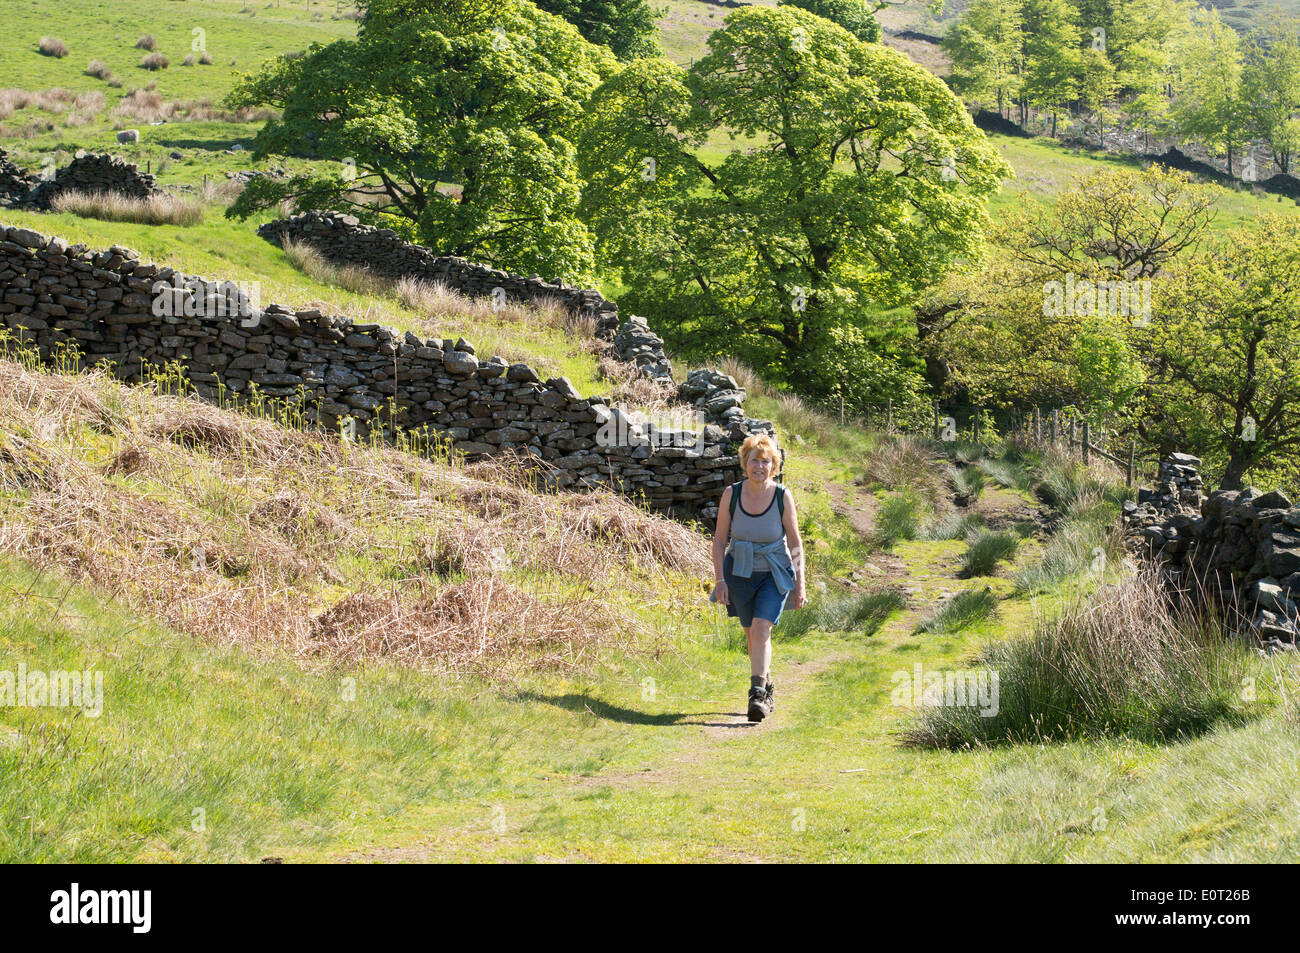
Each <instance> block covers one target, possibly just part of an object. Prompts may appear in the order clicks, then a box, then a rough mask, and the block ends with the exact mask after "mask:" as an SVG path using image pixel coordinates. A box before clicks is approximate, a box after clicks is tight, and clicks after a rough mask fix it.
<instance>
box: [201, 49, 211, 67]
mask: <svg viewBox="0 0 1300 953" xmlns="http://www.w3.org/2000/svg"><path fill="white" fill-rule="evenodd" d="M199 65H200V66H211V65H212V56H211V55H210V54H209V53H208V52H207V51H206V50H204V51H203V54H202V55H201V56H200V57H199Z"/></svg>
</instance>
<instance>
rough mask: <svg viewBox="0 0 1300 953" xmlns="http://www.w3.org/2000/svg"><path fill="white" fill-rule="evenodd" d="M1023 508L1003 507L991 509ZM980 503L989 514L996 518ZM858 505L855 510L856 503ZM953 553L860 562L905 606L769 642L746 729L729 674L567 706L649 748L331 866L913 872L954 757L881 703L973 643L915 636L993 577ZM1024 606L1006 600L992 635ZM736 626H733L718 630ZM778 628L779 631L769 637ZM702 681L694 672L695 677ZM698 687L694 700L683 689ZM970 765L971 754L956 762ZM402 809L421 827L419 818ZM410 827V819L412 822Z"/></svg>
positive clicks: (738, 675) (955, 796)
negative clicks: (900, 593)
mask: <svg viewBox="0 0 1300 953" xmlns="http://www.w3.org/2000/svg"><path fill="white" fill-rule="evenodd" d="M1001 502H1002V503H1003V504H1009V505H1010V506H1011V507H1019V506H1022V505H1023V500H1021V499H1020V498H1019V497H1016V496H1015V494H1009V493H1008V494H1006V495H1005V498H1003V499H1002V500H1001ZM997 508H998V507H997V505H996V504H995V505H994V509H997ZM864 509H865V507H864ZM962 548H963V546H962V544H961V543H959V542H942V543H919V542H918V543H904V544H901V545H900V546H898V547H897V553H896V554H881V555H879V556H878V557H876V558H875V559H873V565H876V567H877V568H878V569H881V570H883V571H884V572H885V573H886V574H887V576H886V579H887V581H889V582H890V583H894V584H898V585H902V586H905V587H906V589H907V590H908V593H909V600H908V606H907V608H906V609H904V610H903V611H901V612H898V613H896V614H894V616H893V617H891V618H890V619H889V620H888V621H887V622H886V623H885V624H884V625H883V626H882V627H881V628H880V629H879V630H878V631H877V632H876V633H875V634H874V635H871V636H869V637H864V636H861V635H855V634H847V633H846V634H825V633H813V634H811V635H809V636H808V637H806V638H804V639H799V640H796V641H793V642H789V641H787V642H782V641H781V640H780V639H779V638H778V642H777V645H776V648H775V658H776V661H775V664H774V669H773V675H774V679H775V681H776V685H777V703H778V708H777V711H776V713H775V714H774V715H773V716H772V717H771V718H769V719H768V720H766V721H765V722H763V723H761V724H759V725H751V724H749V722H748V721H747V720H746V718H745V714H744V705H743V700H744V688H745V684H744V683H745V679H744V671H743V668H742V666H741V665H739V664H737V662H736V660H735V658H734V656H733V657H732V661H731V662H730V665H729V669H730V672H729V674H727V675H726V676H720V675H718V674H715V673H707V674H708V676H709V677H706V678H705V679H704V680H703V684H704V685H707V686H708V687H707V689H706V691H705V692H704V693H703V694H696V695H693V696H688V695H685V694H678V691H679V690H682V689H686V688H687V686H686V685H680V684H679V682H678V680H677V679H669V680H667V681H666V683H665V684H664V686H663V689H664V691H663V692H662V694H661V695H660V696H659V697H656V698H653V699H643V700H642V704H641V710H640V711H634V710H630V709H629V708H625V707H621V706H614V705H611V704H608V703H604V704H602V703H601V702H600V701H598V700H595V699H590V698H587V699H581V700H579V699H572V700H570V702H569V703H568V704H567V705H566V706H565V707H566V710H567V711H568V712H569V716H570V717H571V718H572V719H573V720H574V721H575V723H581V722H584V721H587V722H590V721H591V720H593V719H594V720H615V721H621V722H623V723H625V724H629V725H634V726H635V729H636V731H638V732H641V733H648V734H653V735H658V736H659V741H660V743H659V744H656V745H654V746H653V749H652V750H650V751H648V752H646V753H644V754H642V755H640V756H634V757H631V758H628V759H622V758H619V757H618V755H614V756H613V757H611V759H610V762H609V763H608V764H607V765H601V766H599V767H597V768H596V769H595V770H589V771H583V772H574V773H570V774H564V775H555V776H548V777H546V778H540V779H537V780H536V783H532V784H525V785H523V786H522V787H521V789H520V790H518V791H516V792H514V796H513V797H511V798H510V799H508V800H505V799H503V801H502V802H500V803H498V804H495V805H493V806H492V807H491V809H490V810H488V811H483V810H482V809H481V808H480V809H479V810H478V812H477V813H478V818H477V822H476V820H475V818H474V817H473V815H472V812H471V814H470V815H462V816H460V817H459V818H458V819H457V821H456V822H452V823H451V824H450V827H451V830H448V821H449V818H448V817H447V815H446V814H445V813H443V812H435V813H433V814H431V815H430V817H429V822H430V823H429V825H428V827H429V828H438V833H437V834H436V835H434V836H431V837H425V838H422V839H420V843H418V844H416V845H414V846H413V845H411V844H409V843H408V844H402V845H401V846H394V847H390V848H381V849H377V850H376V849H367V850H362V851H355V852H346V853H344V854H343V855H342V857H343V858H344V859H348V860H359V861H408V860H409V861H419V860H433V859H449V858H458V859H470V858H492V859H500V860H561V859H563V860H673V859H691V860H705V861H708V860H713V861H737V860H742V861H743V860H775V859H788V860H793V859H817V860H827V859H905V858H910V859H918V858H921V857H923V856H924V854H925V853H926V851H927V850H928V849H929V844H930V842H931V841H932V840H933V839H934V838H935V836H936V835H939V834H940V833H941V832H943V831H945V830H946V829H947V828H949V827H950V826H951V821H952V817H953V815H954V813H956V812H958V811H959V810H960V808H961V806H962V805H963V804H964V803H968V801H969V799H970V798H971V796H972V794H971V791H970V788H969V786H968V785H967V784H963V783H960V782H957V783H953V780H954V779H951V778H947V777H945V775H946V773H947V772H946V770H945V768H944V764H945V763H946V762H947V761H949V760H950V759H951V757H952V756H951V755H924V754H921V755H918V753H916V752H913V751H908V750H906V749H902V748H900V747H899V746H898V745H897V744H896V741H895V737H894V732H895V731H896V730H897V728H898V727H900V726H901V725H902V724H904V723H905V722H906V720H907V719H908V717H909V716H910V711H909V710H908V709H906V708H901V707H899V706H896V705H893V704H891V697H890V692H891V689H892V687H893V684H894V683H893V681H892V680H891V676H892V674H893V673H894V672H898V671H903V672H910V669H911V666H912V665H913V664H914V663H915V662H921V663H923V664H924V665H925V666H927V667H930V666H940V665H948V664H951V663H953V662H954V661H955V660H956V659H958V658H959V657H960V656H961V655H962V653H963V652H965V651H966V650H967V649H968V647H969V645H970V640H971V635H969V634H968V635H965V636H936V635H916V634H914V630H915V627H916V624H917V622H918V621H919V620H920V619H921V618H922V617H923V616H924V615H925V614H926V613H927V612H928V611H929V610H930V609H931V608H932V606H933V605H934V604H935V603H936V602H937V601H938V600H939V598H940V597H941V595H943V594H946V593H949V592H952V591H955V590H956V589H958V588H965V587H973V588H979V587H983V586H985V585H996V586H999V587H1000V588H1002V589H1004V590H1007V591H1009V584H1008V583H1007V582H1006V580H1004V579H969V580H959V579H957V578H955V577H956V573H957V569H958V563H959V555H960V552H961V550H962ZM1024 608H1025V606H1023V605H1015V604H1008V608H1007V609H1006V610H1004V613H1003V618H1004V621H1013V620H1015V619H1016V618H1019V617H1020V616H1021V615H1022V614H1023V611H1024ZM731 624H732V625H733V626H734V623H731ZM778 629H779V626H778ZM701 674H705V673H701ZM695 687H696V688H697V689H698V688H699V687H701V682H700V681H699V680H697V681H696V682H695ZM966 757H968V758H969V757H973V756H969V755H968V756H966ZM416 813H419V812H418V811H417V812H416ZM414 826H416V827H418V826H419V824H418V822H416V824H415V825H414Z"/></svg>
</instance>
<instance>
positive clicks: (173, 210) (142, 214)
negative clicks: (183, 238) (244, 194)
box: [53, 192, 203, 225]
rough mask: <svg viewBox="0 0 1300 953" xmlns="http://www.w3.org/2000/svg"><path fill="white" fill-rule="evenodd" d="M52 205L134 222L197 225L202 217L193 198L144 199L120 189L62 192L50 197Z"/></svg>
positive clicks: (87, 215) (75, 212)
mask: <svg viewBox="0 0 1300 953" xmlns="http://www.w3.org/2000/svg"><path fill="white" fill-rule="evenodd" d="M53 205H54V209H55V211H58V212H71V213H72V214H73V215H80V216H81V217H82V218H97V219H101V220H103V221H107V222H134V223H136V224H137V225H197V224H199V223H200V222H201V221H203V206H202V205H200V204H199V203H198V202H196V201H194V200H193V199H185V198H180V197H178V196H175V195H166V194H155V195H151V196H149V197H148V198H146V199H140V198H135V197H133V196H129V195H124V194H122V193H121V192H63V193H61V194H59V195H57V196H55V198H54V202H53Z"/></svg>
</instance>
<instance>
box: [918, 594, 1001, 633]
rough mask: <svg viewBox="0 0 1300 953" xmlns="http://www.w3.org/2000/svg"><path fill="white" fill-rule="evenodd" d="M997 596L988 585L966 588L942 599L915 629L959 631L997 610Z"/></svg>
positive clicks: (934, 631)
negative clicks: (949, 597) (978, 587)
mask: <svg viewBox="0 0 1300 953" xmlns="http://www.w3.org/2000/svg"><path fill="white" fill-rule="evenodd" d="M997 607H998V598H997V596H995V595H993V590H992V589H990V588H989V587H988V586H985V587H984V588H983V589H967V590H965V591H964V592H959V593H957V595H955V596H953V597H952V598H951V599H946V600H944V602H943V603H941V604H940V605H939V607H938V608H936V609H935V610H934V611H933V612H931V613H930V614H929V615H928V616H926V617H925V618H924V619H922V620H921V622H920V624H918V625H917V627H916V631H917V632H918V633H920V632H933V633H945V634H946V633H950V632H960V631H961V630H962V629H968V628H970V627H971V626H972V625H975V624H976V623H979V622H983V621H984V620H985V619H987V618H988V617H989V616H991V615H993V613H994V612H995V611H996V610H997Z"/></svg>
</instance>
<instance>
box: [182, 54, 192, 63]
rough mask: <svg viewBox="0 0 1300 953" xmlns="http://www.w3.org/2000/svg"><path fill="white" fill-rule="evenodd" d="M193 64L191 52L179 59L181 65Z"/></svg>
mask: <svg viewBox="0 0 1300 953" xmlns="http://www.w3.org/2000/svg"><path fill="white" fill-rule="evenodd" d="M193 65H194V54H193V53H190V54H189V55H188V56H186V57H185V59H183V60H181V66H193Z"/></svg>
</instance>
